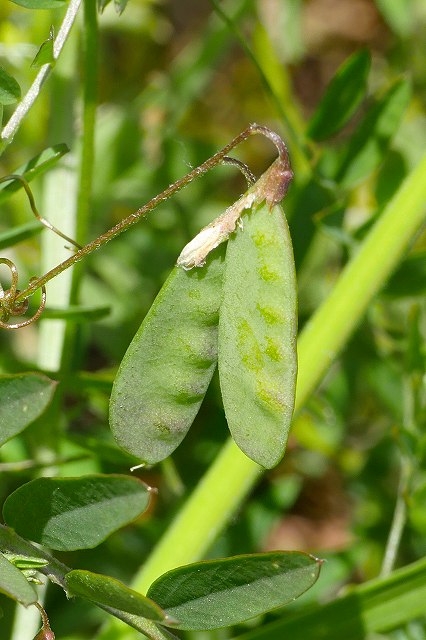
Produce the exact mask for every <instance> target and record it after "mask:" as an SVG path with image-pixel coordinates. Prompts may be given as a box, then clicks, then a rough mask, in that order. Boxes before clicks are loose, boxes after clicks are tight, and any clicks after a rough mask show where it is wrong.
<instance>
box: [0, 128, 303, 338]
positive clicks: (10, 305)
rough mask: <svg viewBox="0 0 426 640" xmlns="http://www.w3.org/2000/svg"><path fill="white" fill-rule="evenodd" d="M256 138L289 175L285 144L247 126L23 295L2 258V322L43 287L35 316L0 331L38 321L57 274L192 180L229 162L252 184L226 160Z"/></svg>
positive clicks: (245, 170)
mask: <svg viewBox="0 0 426 640" xmlns="http://www.w3.org/2000/svg"><path fill="white" fill-rule="evenodd" d="M257 134H261V135H263V136H265V137H267V138H268V139H269V140H271V142H273V143H274V145H275V146H276V148H277V150H278V155H279V160H280V161H281V163H282V166H283V167H284V169H286V170H288V171H290V172H291V168H290V160H289V155H288V150H287V147H286V145H285V143H284V142H283V140H282V139H281V138H280V136H279V135H278V134H277V133H275V132H274V131H272V130H271V129H269V128H268V127H264V126H262V125H258V124H255V123H253V124H250V125H249V126H248V127H247V128H246V129H244V131H242V132H241V133H240V134H239V135H237V136H236V137H235V138H234V139H233V140H231V142H229V143H228V144H227V145H225V146H224V147H223V149H221V150H220V151H218V152H217V153H215V154H214V155H213V156H212V157H211V158H209V159H208V160H206V161H205V162H203V163H202V164H201V165H199V166H198V167H195V169H192V171H190V172H189V173H188V174H186V175H185V176H183V178H180V179H179V180H177V181H176V182H174V183H173V184H171V185H169V186H168V187H167V188H166V189H165V190H164V191H162V193H160V194H158V195H156V196H154V198H152V199H151V200H150V201H149V202H147V203H146V204H144V205H143V206H142V207H140V209H138V210H137V211H135V212H134V213H132V214H130V215H129V216H127V217H126V218H124V219H123V220H121V221H120V222H119V223H118V224H116V225H115V226H114V227H112V228H111V229H109V231H106V232H105V233H103V234H102V235H100V236H99V237H98V238H96V239H95V240H92V241H91V242H89V243H88V244H86V245H85V246H84V247H82V248H81V249H79V250H78V251H76V252H75V253H74V254H73V255H72V256H70V257H69V258H68V259H67V260H64V262H61V263H60V264H58V265H57V266H56V267H54V268H53V269H51V270H50V271H48V272H47V273H45V274H44V275H43V276H40V277H39V278H32V279H31V280H30V283H29V285H28V287H27V288H26V289H24V290H23V291H19V290H18V289H17V288H16V286H17V284H16V282H15V279H14V278H16V281H17V273H16V267H15V265H13V263H10V261H7V260H6V259H5V258H3V259H0V263H3V264H7V265H8V266H9V268H10V270H11V272H12V286H11V289H9V291H7V292H3V289H1V294H0V295H1V297H0V310H1V312H2V316H1V317H2V318H3V320H7V319H8V318H9V317H10V315H14V312H15V311H16V310H17V309H18V302H21V303H26V304H28V300H27V299H28V297H29V296H31V295H32V294H33V293H34V292H35V291H37V289H39V288H40V287H42V302H41V305H40V307H39V309H38V311H37V312H36V314H35V315H34V316H33V317H32V318H31V319H30V320H29V321H25V322H23V323H20V324H19V325H8V324H6V323H5V322H0V327H3V328H6V329H15V328H16V329H18V328H20V327H21V326H27V325H28V324H31V323H32V322H34V321H35V320H37V318H39V317H40V315H41V313H42V311H43V308H44V301H45V290H44V285H45V284H46V283H47V282H48V281H49V280H51V279H52V278H54V277H56V276H57V275H59V274H60V273H62V272H63V271H65V270H66V269H68V268H69V267H71V266H72V265H74V264H76V263H77V262H78V261H79V260H81V259H82V258H84V257H85V256H87V255H89V254H91V253H93V251H96V249H99V247H101V246H103V245H104V244H106V243H107V242H109V241H110V240H112V239H113V238H115V237H116V236H118V235H120V234H121V233H122V232H123V231H126V230H127V229H129V227H131V226H132V225H134V224H135V223H136V222H138V221H139V220H140V219H141V218H142V217H144V216H146V215H147V214H148V213H149V212H150V211H152V210H153V209H155V208H156V207H157V206H158V205H159V204H160V203H161V202H163V201H164V200H167V199H168V198H170V197H171V196H172V195H174V194H175V193H177V192H178V191H180V190H181V189H183V187H185V186H186V185H188V184H189V183H190V182H192V180H194V179H195V178H198V177H199V176H201V175H203V174H204V173H207V171H209V170H210V169H212V168H213V167H215V166H216V165H218V164H220V163H223V162H225V163H229V162H231V163H232V164H234V165H237V166H238V167H239V168H240V169H241V170H242V171H243V173H244V175H245V177H246V179H247V181H249V182H251V181H254V180H255V178H254V176H253V174H252V173H251V171H250V170H249V169H248V167H247V166H246V165H244V163H241V162H240V161H239V160H235V159H234V158H231V159H229V157H228V156H227V154H228V153H229V152H230V151H231V150H232V149H234V148H235V147H237V146H238V145H239V144H241V143H242V142H244V141H245V140H247V138H249V137H250V136H252V135H257ZM14 274H15V275H14ZM13 283H14V284H13ZM19 308H23V305H21V307H19ZM15 315H16V314H15Z"/></svg>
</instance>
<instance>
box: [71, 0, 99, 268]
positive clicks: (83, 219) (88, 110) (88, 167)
mask: <svg viewBox="0 0 426 640" xmlns="http://www.w3.org/2000/svg"><path fill="white" fill-rule="evenodd" d="M83 5H84V6H83V8H84V14H83V15H84V29H83V33H82V40H83V41H82V48H83V56H84V71H83V73H84V77H83V135H82V143H81V157H80V176H79V188H78V199H77V238H76V239H77V242H79V243H80V244H84V243H85V242H86V239H87V227H88V220H89V217H90V200H91V195H92V182H93V171H94V161H95V119H96V105H97V93H98V92H97V85H98V60H97V58H98V40H99V38H98V22H97V14H96V3H95V2H92V0H84V2H83ZM75 273H76V271H74V274H75ZM74 278H75V276H74Z"/></svg>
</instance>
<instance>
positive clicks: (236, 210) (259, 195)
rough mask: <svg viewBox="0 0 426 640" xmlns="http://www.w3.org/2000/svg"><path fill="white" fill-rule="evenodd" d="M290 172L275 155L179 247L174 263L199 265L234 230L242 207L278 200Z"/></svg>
mask: <svg viewBox="0 0 426 640" xmlns="http://www.w3.org/2000/svg"><path fill="white" fill-rule="evenodd" d="M292 178H293V173H292V171H291V170H290V169H289V167H288V165H286V164H284V163H283V161H282V160H281V159H280V158H278V159H277V160H275V162H274V163H273V164H272V165H271V166H270V167H269V169H268V170H267V171H265V173H264V174H263V175H262V176H261V177H260V178H259V180H258V181H257V182H256V183H255V184H254V185H253V186H252V187H251V188H250V189H249V190H248V191H247V193H245V194H244V195H243V196H241V198H240V199H239V200H237V201H236V202H234V204H232V205H231V206H230V207H228V209H226V211H225V212H224V213H222V215H220V216H219V217H218V218H216V220H213V222H211V223H210V224H209V225H207V226H206V227H204V229H201V231H200V232H199V233H198V234H197V235H196V236H195V238H193V239H192V240H191V241H190V242H189V243H188V244H187V245H186V246H185V247H184V248H183V250H182V252H181V254H180V256H179V258H178V259H177V262H176V264H177V266H178V267H183V269H187V270H188V269H193V268H194V267H202V266H203V265H204V264H205V262H206V258H207V256H208V255H209V253H210V252H211V251H213V249H215V248H216V247H217V246H219V245H220V244H221V243H222V242H225V240H227V239H228V238H229V236H230V234H231V233H232V232H233V231H235V229H236V226H237V224H238V225H240V226H242V221H241V215H242V213H243V212H244V210H245V209H251V207H252V206H253V205H255V204H256V205H258V204H261V203H262V202H263V201H265V200H266V202H267V203H268V204H269V206H270V207H271V208H272V207H273V206H274V204H277V203H278V202H280V201H281V200H282V198H283V197H284V195H285V194H286V192H287V188H288V185H289V184H290V182H291V180H292Z"/></svg>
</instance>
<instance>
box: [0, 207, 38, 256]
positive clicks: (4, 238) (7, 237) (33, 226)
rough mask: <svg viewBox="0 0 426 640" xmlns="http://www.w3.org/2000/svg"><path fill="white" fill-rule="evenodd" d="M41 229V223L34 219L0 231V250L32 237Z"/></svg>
mask: <svg viewBox="0 0 426 640" xmlns="http://www.w3.org/2000/svg"><path fill="white" fill-rule="evenodd" d="M0 197H1V195H0ZM43 229H44V227H43V225H42V224H40V222H38V221H35V222H27V223H26V224H21V225H19V226H18V227H15V228H13V229H8V230H7V231H2V232H1V233H0V250H1V249H6V248H7V247H13V246H14V245H15V244H18V243H19V242H23V241H24V240H28V238H32V237H33V236H36V235H37V234H39V233H41V232H42V231H43Z"/></svg>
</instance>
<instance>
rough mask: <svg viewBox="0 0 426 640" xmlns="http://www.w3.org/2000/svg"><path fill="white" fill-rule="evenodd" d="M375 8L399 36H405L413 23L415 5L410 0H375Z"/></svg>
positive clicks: (409, 31) (411, 28)
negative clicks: (390, 0)
mask: <svg viewBox="0 0 426 640" xmlns="http://www.w3.org/2000/svg"><path fill="white" fill-rule="evenodd" d="M375 2H376V5H377V8H378V9H379V11H380V13H381V14H382V16H383V17H384V19H385V20H386V22H387V23H388V25H389V26H390V28H391V29H392V31H393V32H394V33H395V34H396V35H397V36H399V37H401V38H404V37H407V36H408V35H409V34H410V33H411V31H412V30H413V27H414V25H415V19H416V17H415V16H416V7H415V5H414V3H413V1H412V0H392V2H389V0H375Z"/></svg>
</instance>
